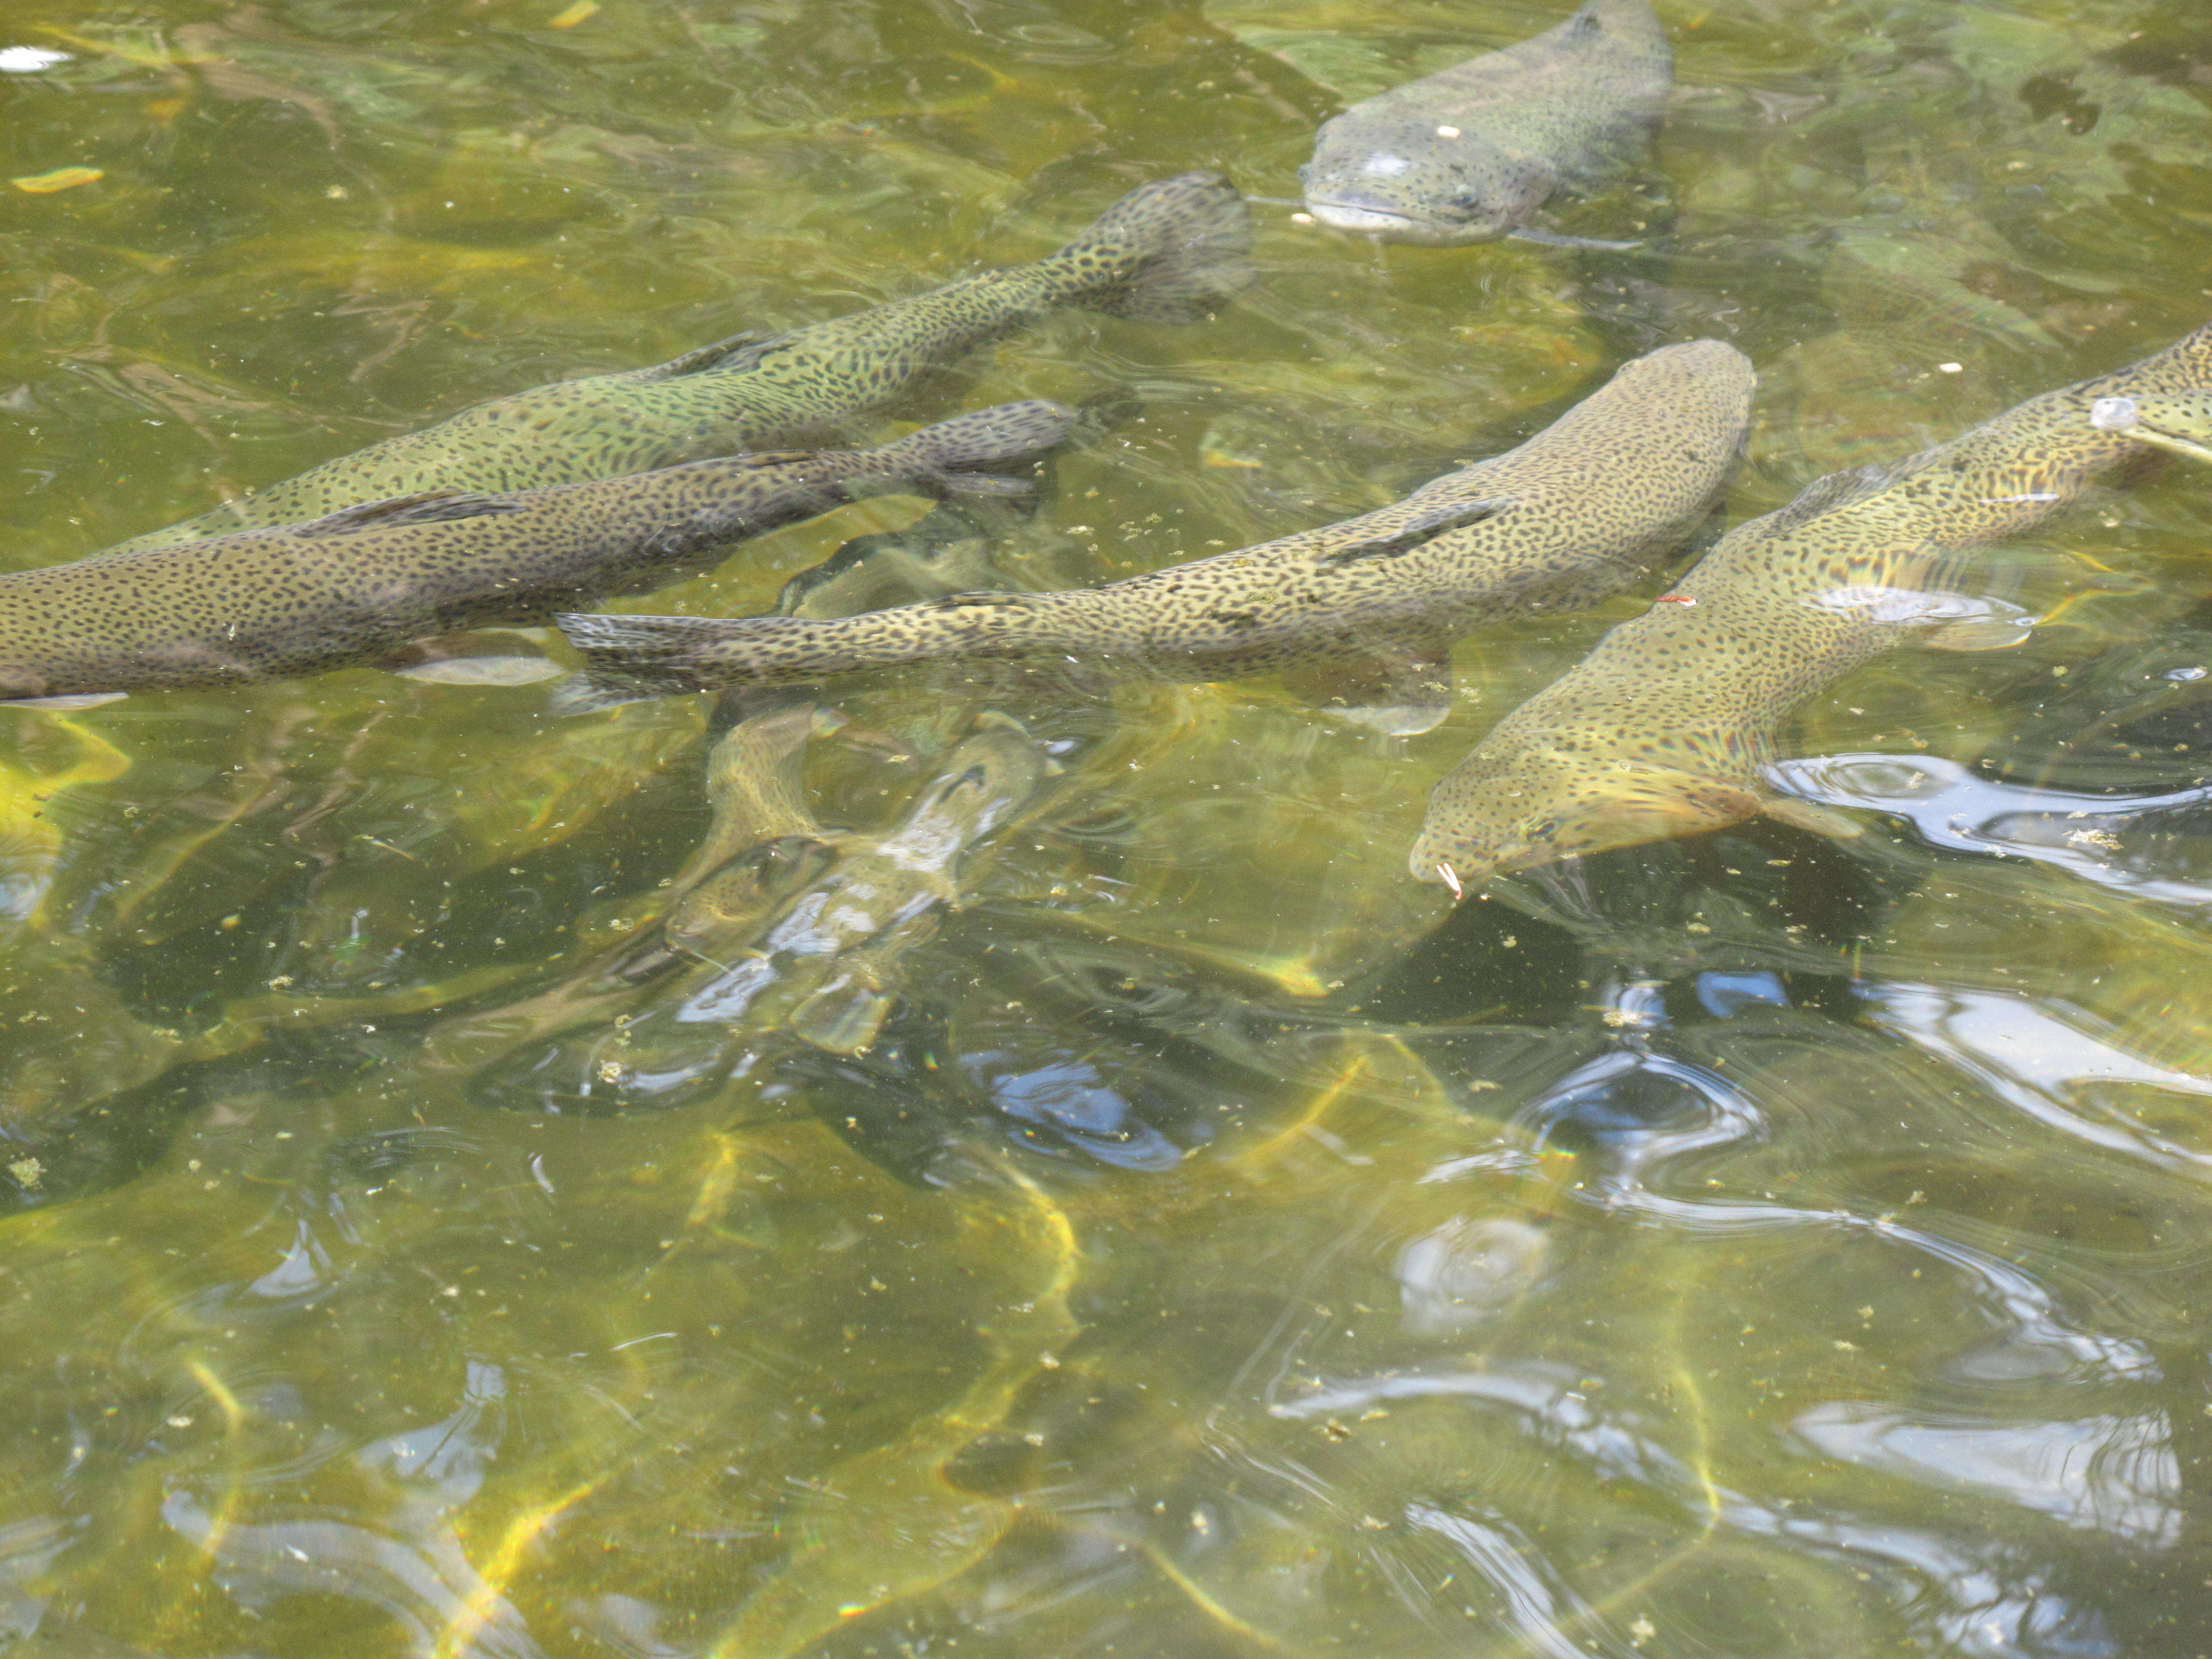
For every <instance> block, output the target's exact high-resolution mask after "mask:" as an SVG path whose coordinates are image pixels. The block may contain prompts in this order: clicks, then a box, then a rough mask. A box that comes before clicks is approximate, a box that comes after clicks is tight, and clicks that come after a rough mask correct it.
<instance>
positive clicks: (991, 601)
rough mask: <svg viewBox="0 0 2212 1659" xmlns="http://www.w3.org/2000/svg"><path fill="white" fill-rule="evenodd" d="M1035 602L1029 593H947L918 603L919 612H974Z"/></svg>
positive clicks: (916, 605)
mask: <svg viewBox="0 0 2212 1659" xmlns="http://www.w3.org/2000/svg"><path fill="white" fill-rule="evenodd" d="M1034 602H1035V599H1034V596H1033V595H1031V594H1028V593H1012V592H1009V593H996V592H982V593H947V594H945V596H944V597H943V598H941V599H922V600H920V601H918V602H916V604H915V610H917V611H973V610H975V609H976V608H977V607H978V606H981V605H1030V604H1033V603H1034Z"/></svg>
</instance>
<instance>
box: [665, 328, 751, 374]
mask: <svg viewBox="0 0 2212 1659" xmlns="http://www.w3.org/2000/svg"><path fill="white" fill-rule="evenodd" d="M780 338H781V335H775V334H764V333H763V332H762V331H760V330H758V329H757V328H749V329H747V330H745V331H744V332H743V333H742V334H732V335H731V336H730V337H729V338H728V339H726V340H717V341H715V342H714V343H713V344H711V345H702V346H701V347H699V348H698V349H696V350H694V351H687V352H685V353H684V355H683V356H680V357H671V358H670V359H669V360H668V361H667V362H665V363H655V364H654V365H653V367H652V368H648V369H644V370H641V372H640V374H639V378H640V379H641V380H675V379H676V378H677V377H678V376H679V375H684V374H704V373H706V372H707V370H708V369H710V368H744V367H745V359H746V358H747V357H748V356H757V355H758V353H759V350H760V349H761V348H762V347H763V346H764V345H767V344H768V343H769V342H770V341H771V340H776V339H780Z"/></svg>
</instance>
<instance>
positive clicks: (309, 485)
mask: <svg viewBox="0 0 2212 1659" xmlns="http://www.w3.org/2000/svg"><path fill="white" fill-rule="evenodd" d="M1250 240H1251V228H1250V222H1249V210H1247V209H1246V207H1245V205H1244V201H1243V197H1240V196H1239V195H1238V194H1237V191H1236V190H1235V188H1234V187H1232V186H1231V185H1230V184H1229V183H1228V182H1227V181H1226V180H1225V179H1221V178H1218V177H1217V176H1216V175H1214V174H1212V173H1186V174H1184V175H1182V177H1180V178H1176V179H1162V180H1159V181H1158V182H1156V183H1153V184H1149V185H1142V186H1140V187H1139V188H1138V189H1136V190H1134V191H1131V192H1130V193H1129V194H1128V195H1127V196H1125V197H1122V198H1121V200H1120V201H1119V202H1117V203H1115V204H1114V206H1113V207H1111V208H1110V209H1109V210H1107V212H1106V213H1105V214H1104V215H1103V216H1101V217H1100V218H1099V219H1098V221H1097V222H1096V223H1095V224H1093V225H1092V226H1091V228H1090V229H1089V230H1087V231H1085V233H1084V234H1082V235H1081V236H1079V237H1078V238H1077V239H1076V240H1074V241H1073V242H1070V243H1069V244H1068V245H1067V246H1065V247H1063V248H1061V249H1060V251H1059V252H1056V253H1053V254H1050V255H1048V256H1047V257H1046V258H1042V259H1039V260H1037V261H1036V263H1035V264H1027V265H1018V266H1015V267H1013V268H1012V269H1009V270H993V271H987V272H985V273H983V274H982V275H981V276H970V277H968V278H966V279H965V280H963V281H961V282H957V283H950V284H948V285H947V286H945V287H944V288H940V289H935V290H933V292H931V293H928V294H925V295H920V296H918V297H917V298H915V299H911V300H898V301H892V302H891V303H890V304H888V305H880V306H876V307H872V308H871V309H869V310H866V311H863V312H860V313H856V314H854V315H853V316H850V317H839V318H835V319H831V320H829V321H828V322H823V323H816V324H813V325H811V326H808V327H805V328H799V329H793V330H792V331H789V332H788V333H784V334H778V335H775V336H772V337H768V338H760V337H753V336H746V335H740V336H738V337H736V338H734V339H731V340H726V341H723V342H721V343H719V344H716V345H710V346H707V347H705V348H703V349H700V350H698V351H695V352H691V353H690V354H688V355H686V356H682V357H678V358H677V359H675V360H674V361H673V362H666V363H661V364H658V365H656V366H655V367H653V368H642V369H635V370H632V371H629V372H628V373H624V374H597V375H592V376H590V377H588V378H586V379H583V380H562V381H556V383H554V384H553V385H550V386H538V387H536V388H535V389H533V390H532V391H528V392H517V393H515V394H514V395H513V396H512V397H507V398H497V399H495V400H494V401H493V402H490V403H487V404H477V406H476V407H475V408H473V409H469V410H463V411H462V412H461V413H460V414H459V415H456V416H453V418H452V419H451V420H448V421H445V422H441V423H440V424H438V425H436V426H433V427H428V428H424V429H423V430H422V431H420V432H413V433H408V434H406V435H403V436H400V437H397V438H391V439H387V440H386V441H384V442H382V443H377V444H372V445H370V446H369V447H368V448H366V449H362V450H360V451H357V452H356V453H353V454H350V455H345V456H341V457H340V458H338V459H336V460H332V461H327V462H325V463H324V464H323V465H320V466H319V467H316V468H314V469H313V470H312V471H307V472H303V473H301V474H300V475H299V476H298V477H295V478H289V479H287V480H285V481H284V482H283V483H276V484H271V485H270V486H269V487H268V488H267V489H262V490H258V491H257V492H255V493H254V494H252V495H246V496H243V497H241V498H240V499H239V500H237V501H231V502H229V503H228V504H227V505H225V506H222V507H216V509H214V510H213V511H212V512H209V513H202V514H200V515H199V516H198V517H197V518H195V519H189V520H185V522H184V523H182V524H177V525H171V526H168V527H167V528H166V529H163V530H157V531H154V532H149V534H147V535H144V536H140V537H137V538H133V539H132V540H131V541H127V542H124V543H121V544H118V546H116V547H114V548H112V549H109V550H107V551H108V553H109V554H110V555H113V554H118V553H129V552H136V551H139V550H143V549H145V548H149V547H160V546H167V545H170V544H173V543H177V542H183V541H191V540H193V539H196V538H200V537H204V536H211V535H222V534H226V533H228V532H232V531H236V530H245V529H252V528H257V527H260V526H271V525H280V524H298V523H301V522H304V521H306V520H310V519H316V518H320V517H322V516H324V515H325V514H326V513H333V512H336V511H337V510H338V509H339V508H341V507H352V506H356V505H358V504H359V503H361V502H363V501H379V500H383V499H386V498H387V497H391V496H396V495H415V494H417V493H419V492H421V491H423V490H429V489H465V490H471V491H478V492H486V493H501V492H507V491H513V490H521V489H547V488H550V487H551V486H554V485H556V484H567V483H584V482H586V481H589V480H592V479H597V478H611V477H617V476H618V475H620V474H623V473H629V472H643V471H653V470H655V469H659V468H662V467H668V466H673V465H678V464H680V463H682V462H684V461H691V460H697V459H702V458H704V457H708V456H714V455H727V454H730V453H734V452H736V451H739V450H765V449H773V448H784V447H789V446H791V445H793V444H801V443H807V442H811V441H814V440H815V439H817V438H819V437H821V436H822V435H825V434H827V433H829V432H832V431H834V430H836V428H839V427H840V426H841V425H842V424H843V423H845V422H849V421H851V420H853V419H854V418H855V417H857V416H863V415H866V414H869V413H871V412H872V411H875V410H881V409H883V408H884V407H886V406H887V405H889V404H892V403H894V402H896V400H897V399H898V398H900V397H902V395H903V394H905V393H906V392H908V391H910V390H911V389H912V388H913V387H914V386H915V384H916V383H917V382H918V381H920V380H921V379H922V378H923V377H924V376H926V375H927V374H930V373H932V372H933V371H934V370H936V369H939V368H942V367H944V366H945V365H946V364H947V363H949V362H953V361H954V360H956V359H957V358H958V357H960V356H963V355H964V354H965V353H967V352H969V351H970V350H972V349H975V348H976V347H978V346H981V345H984V344H987V343H990V342H992V341H994V340H996V339H999V338H1001V337H1004V336H1006V335H1008V334H1011V333H1012V332H1013V331H1015V330H1017V329H1018V328H1021V327H1024V326H1025V325H1029V324H1031V323H1035V322H1036V321H1039V320H1041V319H1042V318H1044V317H1045V316H1047V315H1048V314H1049V313H1052V312H1054V311H1056V310H1060V309H1062V308H1064V307H1076V308H1080V309H1087V310H1092V311H1103V312H1107V313H1112V314H1114V315H1116V316H1122V317H1133V318H1138V319H1144V320H1148V321H1155V322H1186V321H1192V320H1195V319H1199V318H1201V317H1203V316H1205V315H1206V314H1207V313H1208V312H1209V311H1210V310H1211V309H1212V307H1215V306H1216V305H1218V303H1219V302H1220V301H1222V300H1223V299H1224V298H1225V297H1226V296H1227V295H1229V294H1231V293H1233V292H1234V291H1235V290H1236V289H1237V288H1238V287H1240V286H1241V285H1242V284H1243V282H1244V281H1245V279H1246V276H1247V270H1246V267H1245V265H1244V263H1243V255H1244V253H1245V251H1246V249H1247V248H1248V246H1249V243H1250Z"/></svg>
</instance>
